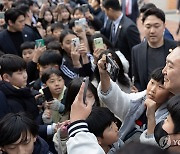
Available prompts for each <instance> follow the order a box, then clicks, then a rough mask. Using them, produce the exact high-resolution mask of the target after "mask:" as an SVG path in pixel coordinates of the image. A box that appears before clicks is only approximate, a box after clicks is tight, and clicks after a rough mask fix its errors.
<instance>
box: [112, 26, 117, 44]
mask: <svg viewBox="0 0 180 154" xmlns="http://www.w3.org/2000/svg"><path fill="white" fill-rule="evenodd" d="M115 36H116V26H115V24H114V23H112V31H111V42H112V43H113V42H114V41H115Z"/></svg>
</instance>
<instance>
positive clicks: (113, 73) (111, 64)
mask: <svg viewBox="0 0 180 154" xmlns="http://www.w3.org/2000/svg"><path fill="white" fill-rule="evenodd" d="M106 70H107V72H108V74H109V76H110V78H111V79H112V80H113V81H114V82H116V79H117V77H118V74H119V66H118V65H117V63H116V62H115V61H114V60H113V59H112V58H111V57H110V56H106Z"/></svg>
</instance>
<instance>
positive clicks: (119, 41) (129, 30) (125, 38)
mask: <svg viewBox="0 0 180 154" xmlns="http://www.w3.org/2000/svg"><path fill="white" fill-rule="evenodd" d="M111 24H112V22H110V21H108V22H107V26H106V27H105V28H104V29H103V30H102V31H101V32H102V33H103V34H104V35H105V36H106V37H107V38H109V40H111V35H110V34H111ZM114 42H115V43H114V44H113V45H114V48H115V49H117V50H120V51H121V53H122V54H123V55H124V56H125V57H126V59H127V60H128V61H129V64H130V68H129V75H130V77H131V49H132V47H133V46H135V45H137V44H139V43H140V42H141V40H140V34H139V31H138V29H137V26H136V24H135V23H134V22H133V21H132V20H131V19H129V18H128V17H126V16H124V15H123V17H122V19H121V21H120V23H119V26H118V29H117V32H116V37H115V40H114Z"/></svg>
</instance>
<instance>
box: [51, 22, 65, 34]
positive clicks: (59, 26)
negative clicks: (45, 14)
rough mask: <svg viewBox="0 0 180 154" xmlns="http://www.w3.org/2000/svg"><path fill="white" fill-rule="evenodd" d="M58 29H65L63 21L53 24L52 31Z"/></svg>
mask: <svg viewBox="0 0 180 154" xmlns="http://www.w3.org/2000/svg"><path fill="white" fill-rule="evenodd" d="M56 29H62V30H63V29H64V25H63V24H62V23H61V22H57V23H53V24H51V31H52V32H53V31H54V30H56Z"/></svg>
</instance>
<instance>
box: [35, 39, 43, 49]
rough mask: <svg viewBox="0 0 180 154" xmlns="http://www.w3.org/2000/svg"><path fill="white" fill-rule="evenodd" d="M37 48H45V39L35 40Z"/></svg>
mask: <svg viewBox="0 0 180 154" xmlns="http://www.w3.org/2000/svg"><path fill="white" fill-rule="evenodd" d="M35 44H36V47H43V46H45V44H44V40H43V39H38V40H35Z"/></svg>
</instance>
